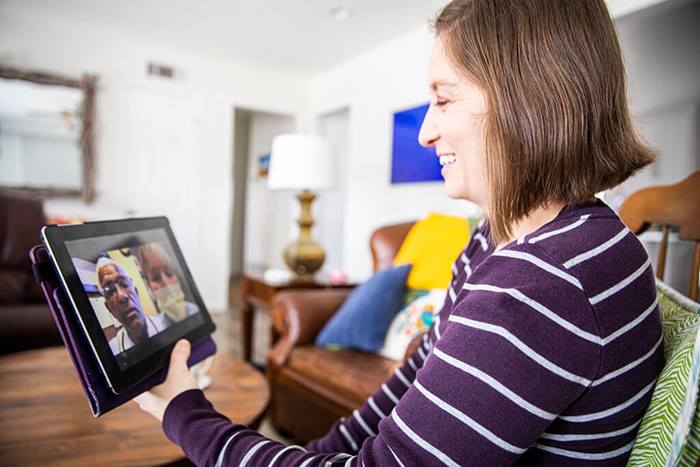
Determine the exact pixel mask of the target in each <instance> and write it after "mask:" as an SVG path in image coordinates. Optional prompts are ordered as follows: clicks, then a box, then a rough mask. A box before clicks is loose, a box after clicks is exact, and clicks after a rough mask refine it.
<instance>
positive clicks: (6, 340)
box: [0, 194, 62, 354]
mask: <svg viewBox="0 0 700 467" xmlns="http://www.w3.org/2000/svg"><path fill="white" fill-rule="evenodd" d="M44 223H45V217H44V209H43V206H42V204H41V201H38V200H33V199H26V198H19V197H13V196H8V195H2V194H0V354H6V353H9V352H17V351H20V350H27V349H33V348H36V347H45V346H49V345H59V344H61V342H62V341H61V338H60V336H59V334H58V330H57V329H56V325H55V324H54V322H53V318H52V316H51V312H50V311H49V308H48V306H47V305H46V302H45V301H44V298H43V296H42V294H41V289H39V286H38V285H37V284H36V281H35V280H34V276H33V274H32V268H31V263H30V262H29V256H28V254H29V249H30V248H31V247H32V246H34V245H36V244H38V243H40V231H41V227H42V226H43V225H44Z"/></svg>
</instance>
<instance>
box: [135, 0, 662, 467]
mask: <svg viewBox="0 0 700 467" xmlns="http://www.w3.org/2000/svg"><path fill="white" fill-rule="evenodd" d="M435 26H436V27H435V29H436V32H437V34H436V35H437V38H436V42H435V46H434V49H433V51H432V54H431V58H430V63H429V82H430V88H431V95H432V102H431V105H430V109H429V111H428V114H427V116H426V118H425V121H424V123H423V127H422V129H421V134H420V141H421V143H422V144H423V145H425V146H431V147H434V148H435V149H436V152H437V154H438V155H439V157H440V162H441V163H442V164H443V166H444V167H443V174H444V177H445V183H446V188H447V193H448V195H449V196H450V197H453V198H460V199H466V200H469V201H472V202H474V203H477V204H479V205H480V206H481V207H482V208H483V210H484V212H485V213H486V217H487V219H488V221H487V222H485V223H483V225H481V226H480V227H479V228H478V230H477V231H476V233H475V234H474V235H473V238H472V240H471V241H470V242H469V244H468V245H467V247H466V249H465V250H464V252H463V253H462V254H461V255H460V257H459V258H458V259H457V260H456V262H455V265H454V266H455V268H456V269H453V270H455V271H457V273H456V274H455V277H454V278H453V280H452V282H451V286H450V288H449V291H448V297H447V299H446V302H445V305H444V307H443V309H442V310H441V311H440V313H439V315H438V317H437V319H436V322H435V324H434V325H433V327H432V328H431V330H430V332H429V333H428V334H427V335H426V336H425V338H424V339H423V343H422V345H421V347H419V349H418V350H417V352H415V353H414V354H413V355H412V356H411V358H409V359H408V360H407V362H406V363H405V364H404V365H403V366H402V367H401V368H399V369H398V370H396V372H395V375H394V376H393V377H392V378H391V379H390V380H389V381H387V382H386V384H384V385H383V386H382V388H381V389H380V390H379V391H378V392H377V393H376V394H374V395H373V396H372V397H370V399H368V401H367V402H366V403H365V404H364V406H363V407H361V408H359V409H358V410H357V411H355V412H354V413H353V415H352V416H351V417H348V418H346V419H341V420H340V421H338V422H336V424H335V425H334V427H333V428H332V430H331V431H330V432H329V433H328V434H327V435H326V436H325V437H323V438H321V439H318V440H315V441H313V442H311V443H309V444H308V445H307V446H306V447H305V448H301V447H294V446H292V447H285V446H282V445H280V444H278V443H275V442H272V441H270V440H267V439H265V438H264V437H262V436H261V435H259V434H258V433H256V432H254V431H251V430H247V429H246V428H245V427H242V426H240V425H236V424H232V423H230V422H229V421H228V420H227V419H226V418H225V417H223V416H222V415H220V414H218V413H217V412H215V411H214V410H213V408H212V407H211V405H210V404H209V403H208V402H207V401H206V399H205V398H204V396H203V395H202V393H201V392H200V391H197V390H194V389H192V388H194V387H195V383H194V381H193V380H192V378H191V376H190V375H189V373H188V371H187V368H186V366H185V363H184V362H185V360H186V357H187V352H188V347H187V344H184V345H182V346H178V347H176V348H175V350H174V351H173V356H172V364H171V368H170V372H171V373H170V375H169V376H168V380H167V381H166V382H165V383H164V385H163V386H161V387H158V388H155V389H154V390H153V393H152V394H149V395H146V396H144V397H142V399H141V402H140V403H141V404H142V406H143V408H145V409H146V410H148V411H150V412H151V413H153V414H155V415H156V416H157V417H159V418H160V417H163V426H164V429H165V432H166V434H167V435H168V437H169V438H170V439H171V440H173V441H174V442H175V443H177V444H179V445H180V446H181V447H182V448H183V449H184V451H185V453H187V455H188V456H189V457H190V459H192V460H193V461H195V462H196V463H201V464H213V463H216V464H217V465H222V464H225V465H243V464H247V465H269V464H273V465H328V464H327V462H329V461H330V463H331V464H333V463H338V464H340V463H343V464H345V465H367V466H369V465H382V466H384V465H443V464H447V465H508V464H513V463H520V464H526V465H569V464H573V465H582V464H586V465H588V464H596V465H624V464H625V462H626V459H627V458H628V456H629V453H630V450H631V445H632V441H633V439H634V437H635V434H636V431H637V428H638V426H639V422H640V420H641V418H642V415H643V413H644V411H645V409H646V407H647V405H648V403H649V400H650V398H651V393H652V390H653V387H654V382H655V379H656V377H657V376H658V374H659V372H660V370H661V368H662V366H663V355H662V350H663V349H662V347H663V346H662V342H661V325H660V318H659V313H658V309H657V306H656V294H655V288H654V278H653V274H652V271H651V268H650V265H649V258H648V257H647V255H646V253H645V251H644V249H643V248H642V246H641V245H640V243H639V242H638V241H637V239H636V238H635V236H634V235H632V234H631V233H630V232H629V231H628V230H627V229H626V228H625V227H624V225H623V224H622V223H621V222H620V220H619V218H618V217H617V216H616V215H615V214H614V212H613V211H611V210H610V209H609V208H608V207H607V206H606V205H605V204H603V203H602V202H600V201H596V200H595V198H594V194H595V193H597V192H599V191H601V190H604V189H607V188H610V187H613V186H615V185H617V184H619V183H621V182H622V181H624V180H625V179H627V178H628V177H629V176H630V175H631V174H633V173H634V172H635V171H636V170H638V169H640V168H641V167H643V166H645V165H647V164H648V163H650V162H651V161H652V160H653V155H652V154H651V152H650V151H649V150H648V149H647V148H646V147H645V146H644V145H643V144H642V143H641V142H639V140H638V139H637V137H636V136H635V133H634V130H633V128H632V125H631V123H630V117H629V113H628V108H627V103H626V92H625V82H624V69H623V65H622V59H621V53H620V47H619V44H618V41H617V37H616V34H615V30H614V27H613V23H612V21H611V19H610V17H609V14H608V12H607V10H606V7H605V4H604V2H603V0H589V1H576V2H570V1H567V0H455V1H453V2H452V3H450V4H449V5H447V7H445V9H444V10H443V11H442V12H441V13H440V15H439V17H438V18H437V21H436V24H435Z"/></svg>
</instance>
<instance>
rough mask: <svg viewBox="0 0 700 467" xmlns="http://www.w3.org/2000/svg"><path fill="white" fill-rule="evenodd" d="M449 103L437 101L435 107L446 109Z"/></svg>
mask: <svg viewBox="0 0 700 467" xmlns="http://www.w3.org/2000/svg"><path fill="white" fill-rule="evenodd" d="M448 102H449V101H447V100H437V101H435V107H444V106H445V105H447V103H448Z"/></svg>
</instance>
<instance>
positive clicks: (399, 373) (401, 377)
mask: <svg viewBox="0 0 700 467" xmlns="http://www.w3.org/2000/svg"><path fill="white" fill-rule="evenodd" d="M394 373H395V374H396V377H397V378H399V380H400V381H401V382H402V383H403V385H404V386H406V388H410V387H411V383H410V382H409V381H408V379H407V378H406V377H405V376H404V374H403V372H402V371H401V368H397V369H395V370H394Z"/></svg>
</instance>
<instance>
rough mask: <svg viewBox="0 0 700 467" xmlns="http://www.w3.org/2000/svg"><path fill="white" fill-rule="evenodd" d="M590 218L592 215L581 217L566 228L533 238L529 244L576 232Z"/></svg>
mask: <svg viewBox="0 0 700 467" xmlns="http://www.w3.org/2000/svg"><path fill="white" fill-rule="evenodd" d="M589 217H591V215H590V214H584V215H583V216H581V217H579V219H578V220H577V221H576V222H574V223H572V224H569V225H567V226H565V227H562V228H561V229H556V230H552V231H551V232H546V233H543V234H541V235H538V236H537V237H533V238H531V239H530V240H528V243H537V242H539V241H542V240H546V239H548V238H550V237H554V236H555V235H559V234H563V233H566V232H568V231H570V230H574V229H575V228H576V227H579V226H580V225H582V224H583V223H584V222H586V220H587V219H588V218H589Z"/></svg>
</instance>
